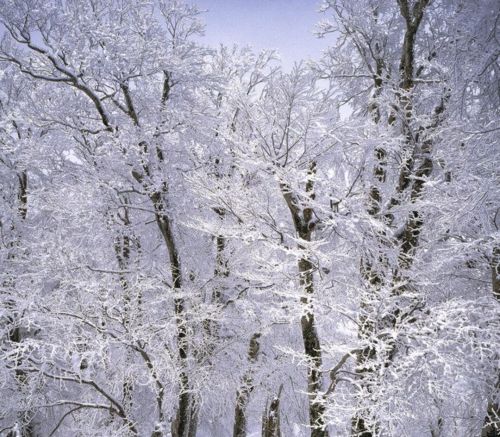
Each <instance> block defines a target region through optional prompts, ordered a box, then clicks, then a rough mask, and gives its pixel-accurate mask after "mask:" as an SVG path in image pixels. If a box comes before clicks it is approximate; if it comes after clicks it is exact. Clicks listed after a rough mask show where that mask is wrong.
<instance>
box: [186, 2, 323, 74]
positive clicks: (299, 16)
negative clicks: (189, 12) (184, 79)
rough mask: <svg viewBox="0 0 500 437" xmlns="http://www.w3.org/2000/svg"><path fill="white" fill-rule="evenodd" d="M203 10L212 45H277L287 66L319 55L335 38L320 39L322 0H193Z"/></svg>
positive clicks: (207, 37)
mask: <svg viewBox="0 0 500 437" xmlns="http://www.w3.org/2000/svg"><path fill="white" fill-rule="evenodd" d="M190 3H193V4H196V5H197V6H198V7H199V8H200V9H202V10H208V12H207V13H205V14H203V18H204V21H205V23H206V35H205V38H204V41H205V42H206V43H207V44H210V45H217V44H219V43H224V44H226V45H231V44H233V43H237V44H239V45H245V44H249V45H251V46H252V47H254V48H255V49H257V50H260V49H263V48H270V49H277V50H278V51H279V53H280V54H281V57H282V59H283V63H284V65H285V67H290V66H291V65H292V64H293V63H294V62H295V61H300V60H301V59H308V58H318V57H319V56H320V55H321V51H322V50H324V49H325V48H326V47H327V46H328V44H329V43H331V41H329V39H328V38H326V39H318V38H317V37H316V36H315V35H314V34H313V31H314V27H315V25H316V23H317V22H318V21H320V19H321V18H322V15H321V14H319V13H318V12H317V11H318V8H319V5H320V3H321V0H190Z"/></svg>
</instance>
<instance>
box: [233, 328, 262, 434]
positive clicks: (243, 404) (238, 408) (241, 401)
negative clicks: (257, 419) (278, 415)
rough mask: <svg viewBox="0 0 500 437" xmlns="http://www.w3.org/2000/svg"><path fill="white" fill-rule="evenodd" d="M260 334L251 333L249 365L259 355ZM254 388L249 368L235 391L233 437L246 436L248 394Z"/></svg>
mask: <svg viewBox="0 0 500 437" xmlns="http://www.w3.org/2000/svg"><path fill="white" fill-rule="evenodd" d="M260 336H261V334H260V333H259V332H256V333H255V334H254V335H252V338H251V339H250V343H249V345H248V362H249V364H250V366H251V365H252V364H253V363H255V362H256V361H257V359H258V357H259V350H260V344H259V338H260ZM253 389H254V385H253V379H252V369H251V368H249V369H248V370H247V372H246V373H245V375H244V376H243V379H242V381H241V385H240V388H239V389H238V391H237V392H236V405H235V407H234V427H233V437H246V435H247V429H246V425H247V411H246V409H247V406H248V402H249V401H250V394H251V393H252V391H253Z"/></svg>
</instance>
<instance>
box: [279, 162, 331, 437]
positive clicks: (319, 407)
mask: <svg viewBox="0 0 500 437" xmlns="http://www.w3.org/2000/svg"><path fill="white" fill-rule="evenodd" d="M315 173H316V163H315V162H314V161H312V162H311V163H310V165H309V171H308V178H307V182H306V193H307V195H308V198H307V199H304V200H303V201H300V200H299V199H298V198H297V197H296V196H295V195H294V194H293V193H292V192H291V190H290V187H289V186H288V185H286V184H285V183H281V186H280V188H281V192H282V194H283V197H284V199H285V202H286V204H287V206H288V209H289V210H290V213H291V215H292V220H293V223H294V226H295V231H296V232H297V235H298V236H299V238H300V239H301V240H303V241H305V242H309V241H311V237H312V232H313V229H314V226H315V223H314V221H313V215H314V214H313V209H312V207H311V206H310V203H311V202H312V201H314V199H315V194H314V175H315ZM298 249H299V250H301V251H305V250H306V247H305V246H303V245H301V244H298ZM298 272H299V283H300V287H301V289H302V297H301V298H300V301H301V302H302V304H303V305H304V307H305V308H306V310H305V314H304V315H303V316H302V317H301V319H300V326H301V331H302V340H303V342H304V352H305V354H306V356H307V358H308V361H309V363H308V371H307V392H308V396H309V425H310V427H311V437H328V431H327V429H326V425H325V421H324V417H323V416H324V412H325V404H324V395H323V393H322V377H321V365H322V360H321V344H320V340H319V335H318V332H317V329H316V321H315V315H314V308H313V302H312V298H313V295H314V274H313V272H314V265H313V263H312V262H311V261H310V260H309V258H308V257H307V256H306V255H305V256H303V257H302V258H300V259H299V261H298Z"/></svg>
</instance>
